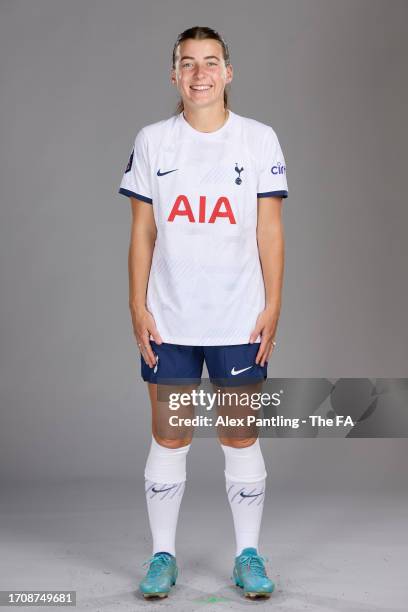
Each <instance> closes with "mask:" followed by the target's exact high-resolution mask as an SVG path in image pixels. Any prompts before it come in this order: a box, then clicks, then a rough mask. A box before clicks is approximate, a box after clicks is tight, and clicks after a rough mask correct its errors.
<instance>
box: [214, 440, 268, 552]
mask: <svg viewBox="0 0 408 612" xmlns="http://www.w3.org/2000/svg"><path fill="white" fill-rule="evenodd" d="M221 448H222V450H223V451H224V455H225V481H226V490H227V495H228V501H229V504H230V507H231V512H232V518H233V521H234V530H235V541H236V555H237V556H238V555H240V554H241V552H242V549H243V548H248V547H253V548H256V549H258V541H259V532H260V528H261V521H262V513H263V506H264V499H265V484H266V480H265V479H266V475H267V474H266V470H265V462H264V459H263V456H262V451H261V447H260V445H259V439H257V440H256V442H255V443H254V444H252V445H251V446H246V447H243V448H234V447H231V446H224V445H223V444H221Z"/></svg>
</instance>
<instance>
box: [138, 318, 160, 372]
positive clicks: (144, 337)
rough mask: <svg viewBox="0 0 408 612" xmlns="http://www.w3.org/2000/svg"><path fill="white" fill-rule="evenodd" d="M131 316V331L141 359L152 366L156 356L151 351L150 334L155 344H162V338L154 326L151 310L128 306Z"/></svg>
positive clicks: (154, 363)
mask: <svg viewBox="0 0 408 612" xmlns="http://www.w3.org/2000/svg"><path fill="white" fill-rule="evenodd" d="M130 313H131V316H132V324H133V332H134V334H135V338H136V340H137V344H138V346H139V349H140V353H141V354H142V357H143V359H144V360H145V362H146V363H147V365H148V366H150V367H151V368H153V367H154V366H155V365H156V361H157V357H156V355H155V354H154V353H153V350H152V346H151V344H150V335H152V336H153V340H154V341H155V342H156V343H157V344H162V342H163V340H162V339H161V336H160V334H159V331H158V329H157V327H156V323H155V320H154V318H153V315H152V314H151V312H149V311H148V310H147V308H141V309H138V308H136V307H135V306H130Z"/></svg>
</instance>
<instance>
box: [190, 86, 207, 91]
mask: <svg viewBox="0 0 408 612" xmlns="http://www.w3.org/2000/svg"><path fill="white" fill-rule="evenodd" d="M211 87H212V85H190V89H192V90H193V91H208V90H209V89H211Z"/></svg>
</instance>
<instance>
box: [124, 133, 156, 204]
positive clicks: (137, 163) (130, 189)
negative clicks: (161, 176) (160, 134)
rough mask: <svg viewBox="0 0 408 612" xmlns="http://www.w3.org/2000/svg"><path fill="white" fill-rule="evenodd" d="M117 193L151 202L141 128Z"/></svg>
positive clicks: (143, 136)
mask: <svg viewBox="0 0 408 612" xmlns="http://www.w3.org/2000/svg"><path fill="white" fill-rule="evenodd" d="M119 193H121V194H122V195H124V196H127V197H133V198H137V199H138V200H142V201H143V202H147V203H148V204H152V202H153V200H152V192H151V181H150V168H149V159H148V155H147V142H146V135H145V133H144V131H143V128H142V129H141V130H140V131H139V132H138V133H137V135H136V138H135V142H134V145H133V149H132V152H131V154H130V157H129V161H128V163H127V166H126V169H125V172H124V174H123V177H122V181H121V183H120V186H119Z"/></svg>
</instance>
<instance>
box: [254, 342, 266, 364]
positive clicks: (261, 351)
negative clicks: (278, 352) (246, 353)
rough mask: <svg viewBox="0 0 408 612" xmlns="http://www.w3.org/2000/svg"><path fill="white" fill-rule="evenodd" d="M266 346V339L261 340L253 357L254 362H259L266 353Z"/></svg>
mask: <svg viewBox="0 0 408 612" xmlns="http://www.w3.org/2000/svg"><path fill="white" fill-rule="evenodd" d="M267 346H268V343H267V341H266V340H262V342H261V345H260V347H259V350H258V353H257V356H256V359H255V363H256V364H259V363H261V360H262V359H263V358H264V356H265V354H266V352H265V349H266V348H267ZM261 365H263V364H261Z"/></svg>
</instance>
